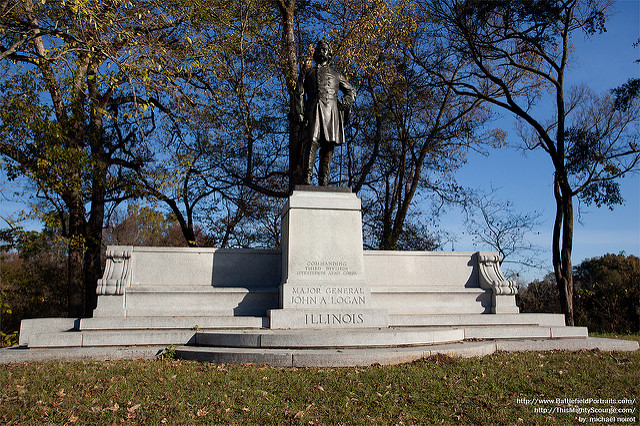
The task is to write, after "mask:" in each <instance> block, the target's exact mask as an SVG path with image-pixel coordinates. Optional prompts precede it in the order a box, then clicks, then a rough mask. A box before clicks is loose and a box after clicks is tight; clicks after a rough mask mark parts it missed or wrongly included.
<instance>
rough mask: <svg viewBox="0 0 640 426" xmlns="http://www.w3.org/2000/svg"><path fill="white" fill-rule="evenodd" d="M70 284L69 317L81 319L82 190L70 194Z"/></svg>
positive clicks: (82, 296)
mask: <svg viewBox="0 0 640 426" xmlns="http://www.w3.org/2000/svg"><path fill="white" fill-rule="evenodd" d="M69 195H70V196H69V205H68V207H69V236H68V238H69V243H68V244H69V259H68V262H69V271H68V274H69V283H68V287H67V304H68V306H67V309H68V313H69V317H72V318H73V317H80V316H82V314H83V305H84V303H83V302H84V247H85V241H84V235H85V234H84V204H83V202H82V190H81V189H78V190H75V191H73V192H72V193H71V194H69Z"/></svg>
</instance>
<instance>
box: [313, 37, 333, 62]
mask: <svg viewBox="0 0 640 426" xmlns="http://www.w3.org/2000/svg"><path fill="white" fill-rule="evenodd" d="M332 57H333V51H332V50H331V46H329V43H327V42H326V41H325V40H320V41H318V43H317V44H316V50H315V51H314V52H313V60H314V61H316V64H318V63H322V62H329V61H330V60H331V58H332Z"/></svg>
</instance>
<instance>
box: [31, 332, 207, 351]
mask: <svg viewBox="0 0 640 426" xmlns="http://www.w3.org/2000/svg"><path fill="white" fill-rule="evenodd" d="M194 336H195V331H194V330H101V331H77V330H75V331H64V332H52V333H36V334H31V335H30V336H29V343H28V345H29V348H63V347H72V348H80V347H100V346H148V345H183V344H187V343H193V342H194Z"/></svg>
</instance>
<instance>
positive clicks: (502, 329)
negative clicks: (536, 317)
mask: <svg viewBox="0 0 640 426" xmlns="http://www.w3.org/2000/svg"><path fill="white" fill-rule="evenodd" d="M588 335H589V333H588V331H587V327H565V326H562V327H548V326H527V325H522V326H514V325H510V326H499V325H498V326H471V327H464V338H465V340H469V339H585V338H587V337H588Z"/></svg>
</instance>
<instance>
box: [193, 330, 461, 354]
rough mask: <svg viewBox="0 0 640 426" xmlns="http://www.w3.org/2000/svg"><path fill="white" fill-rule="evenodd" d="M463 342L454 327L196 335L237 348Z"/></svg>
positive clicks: (201, 342) (199, 340) (200, 342)
mask: <svg viewBox="0 0 640 426" xmlns="http://www.w3.org/2000/svg"><path fill="white" fill-rule="evenodd" d="M463 339H464V330H463V329H461V328H453V327H438V328H426V327H422V328H364V329H339V330H313V329H312V330H245V331H219V332H210V331H199V332H197V333H196V336H195V345H196V346H211V347H234V348H289V349H297V348H355V347H392V346H417V345H435V344H441V343H448V342H460V341H462V340H463Z"/></svg>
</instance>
